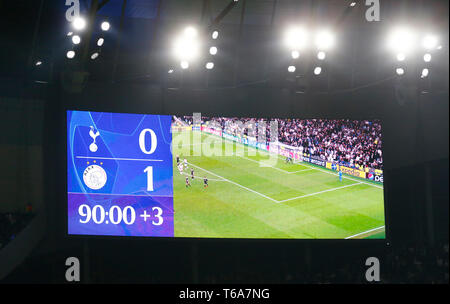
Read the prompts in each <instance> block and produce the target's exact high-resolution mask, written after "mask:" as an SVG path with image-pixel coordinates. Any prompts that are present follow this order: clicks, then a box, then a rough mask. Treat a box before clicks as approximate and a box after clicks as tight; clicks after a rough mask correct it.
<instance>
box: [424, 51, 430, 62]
mask: <svg viewBox="0 0 450 304" xmlns="http://www.w3.org/2000/svg"><path fill="white" fill-rule="evenodd" d="M423 61H425V62H430V61H431V54H428V53H427V54H425V55H423Z"/></svg>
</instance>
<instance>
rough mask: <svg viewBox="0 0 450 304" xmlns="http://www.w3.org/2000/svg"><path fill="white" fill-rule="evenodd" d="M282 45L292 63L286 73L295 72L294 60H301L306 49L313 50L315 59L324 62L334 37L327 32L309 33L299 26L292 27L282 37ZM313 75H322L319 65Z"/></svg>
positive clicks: (332, 45) (333, 42) (332, 44)
mask: <svg viewBox="0 0 450 304" xmlns="http://www.w3.org/2000/svg"><path fill="white" fill-rule="evenodd" d="M284 44H285V46H286V47H287V48H288V49H289V51H290V52H291V57H292V59H293V62H291V65H289V66H288V72H289V73H294V72H295V71H296V66H295V65H296V64H297V62H295V61H296V60H301V59H302V54H304V53H306V52H307V50H308V49H315V51H316V52H317V55H316V57H317V59H318V60H319V61H324V60H325V58H326V57H327V54H326V52H327V51H329V50H330V49H332V48H333V47H334V44H335V38H334V35H333V34H332V33H331V32H330V31H328V30H320V31H317V32H309V31H307V30H306V28H304V27H301V26H292V27H290V28H288V29H287V30H286V32H285V35H284ZM313 72H314V75H320V73H322V67H321V64H318V66H316V67H315V68H314V71H313Z"/></svg>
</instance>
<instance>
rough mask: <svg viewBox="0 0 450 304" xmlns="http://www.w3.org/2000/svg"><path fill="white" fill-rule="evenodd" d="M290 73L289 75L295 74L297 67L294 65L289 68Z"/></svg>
mask: <svg viewBox="0 0 450 304" xmlns="http://www.w3.org/2000/svg"><path fill="white" fill-rule="evenodd" d="M288 72H289V73H294V72H295V66H293V65H290V66H288Z"/></svg>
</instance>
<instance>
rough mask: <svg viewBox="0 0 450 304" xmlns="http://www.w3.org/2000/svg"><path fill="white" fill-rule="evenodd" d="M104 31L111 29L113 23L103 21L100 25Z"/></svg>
mask: <svg viewBox="0 0 450 304" xmlns="http://www.w3.org/2000/svg"><path fill="white" fill-rule="evenodd" d="M100 27H101V29H102V31H105V32H106V31H107V30H109V28H110V27H111V25H110V24H109V22H108V21H103V22H102V24H101V25H100Z"/></svg>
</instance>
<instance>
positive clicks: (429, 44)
mask: <svg viewBox="0 0 450 304" xmlns="http://www.w3.org/2000/svg"><path fill="white" fill-rule="evenodd" d="M437 43H438V39H437V37H436V36H434V35H426V36H425V37H424V38H423V40H422V45H423V47H424V48H425V49H427V50H433V49H435V48H436V46H437Z"/></svg>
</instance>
